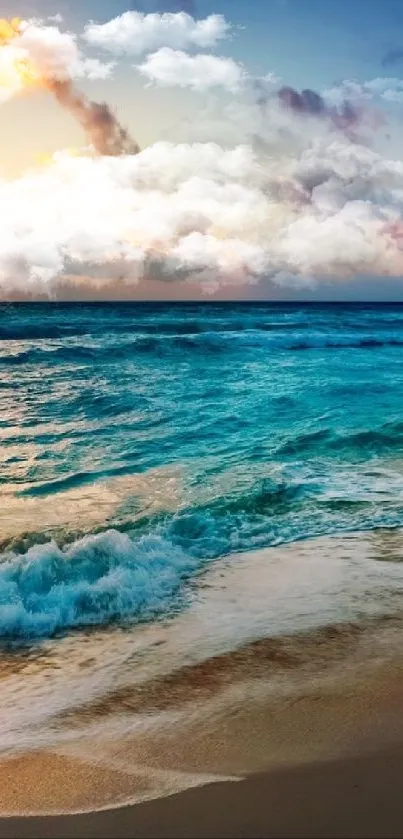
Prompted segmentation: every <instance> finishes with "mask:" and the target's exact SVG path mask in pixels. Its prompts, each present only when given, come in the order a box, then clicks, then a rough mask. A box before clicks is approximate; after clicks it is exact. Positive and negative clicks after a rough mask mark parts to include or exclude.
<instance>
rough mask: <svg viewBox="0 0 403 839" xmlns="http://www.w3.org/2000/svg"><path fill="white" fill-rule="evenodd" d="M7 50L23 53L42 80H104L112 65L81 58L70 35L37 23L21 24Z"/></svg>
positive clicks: (74, 40) (76, 45) (80, 53)
mask: <svg viewBox="0 0 403 839" xmlns="http://www.w3.org/2000/svg"><path fill="white" fill-rule="evenodd" d="M9 48H10V49H14V48H15V49H18V50H21V51H22V52H23V53H25V56H26V58H27V59H28V60H29V62H30V64H31V66H32V67H33V68H34V69H35V70H36V72H37V73H38V75H40V76H41V77H44V78H50V79H58V80H63V79H65V78H66V77H68V78H83V77H88V78H92V79H96V78H98V79H104V78H106V77H107V76H108V75H109V73H110V71H111V69H112V67H113V64H110V63H109V64H103V63H102V62H100V61H99V60H98V59H96V58H87V57H85V56H84V55H83V54H82V52H81V50H80V49H79V47H78V40H77V36H76V35H75V34H74V33H71V32H61V31H60V29H59V28H58V27H57V26H46V25H43V24H41V23H35V22H33V23H29V22H28V23H27V24H25V26H24V28H23V31H22V33H21V35H20V36H19V37H18V38H17V39H16V40H15V41H13V43H12V44H11V45H10V47H9Z"/></svg>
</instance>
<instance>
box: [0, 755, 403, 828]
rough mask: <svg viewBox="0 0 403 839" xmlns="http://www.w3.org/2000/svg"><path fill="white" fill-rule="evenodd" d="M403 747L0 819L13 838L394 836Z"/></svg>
mask: <svg viewBox="0 0 403 839" xmlns="http://www.w3.org/2000/svg"><path fill="white" fill-rule="evenodd" d="M402 769H403V747H402V746H401V747H399V748H393V749H390V750H388V751H385V752H383V753H378V754H371V755H366V756H360V757H354V758H348V759H343V760H338V761H334V762H329V763H317V764H311V765H304V766H300V767H297V768H287V769H281V770H277V771H275V772H268V773H265V774H261V775H256V776H253V777H250V778H248V779H247V780H244V781H242V782H240V783H237V784H234V783H231V782H229V783H221V784H212V785H209V786H205V787H203V788H201V789H196V790H195V789H193V790H187V791H186V792H183V793H180V794H179V795H174V796H170V797H168V798H165V799H160V800H158V801H153V802H148V803H144V804H139V805H137V806H134V807H122V808H120V809H115V810H110V811H107V812H100V813H90V814H85V815H77V816H60V817H48V818H27V819H22V818H11V819H7V820H4V819H3V820H1V821H0V836H1V837H4V839H6V837H7V839H11V837H18V839H25V837H27V839H28V837H30V839H31V837H60V839H63V837H66V839H67V837H72V836H74V837H77V839H78V837H99V839H101V838H102V837H108V838H109V837H150V839H158V838H159V837H172V839H174V837H176V838H177V839H180V837H184V839H196V837H198V838H200V839H203V837H204V839H207V838H208V837H214V839H217V837H234V838H235V837H338V839H340V837H350V839H352V837H368V839H369V837H382V839H387V837H401V836H403V796H402Z"/></svg>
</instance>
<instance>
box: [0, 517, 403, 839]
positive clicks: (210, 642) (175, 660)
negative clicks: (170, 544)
mask: <svg viewBox="0 0 403 839" xmlns="http://www.w3.org/2000/svg"><path fill="white" fill-rule="evenodd" d="M402 542H403V533H402V532H399V533H398V534H394V535H393V537H391V536H390V535H389V534H382V536H380V534H376V535H375V536H371V535H370V536H365V537H364V536H363V535H361V534H360V535H356V536H348V537H343V538H340V537H330V538H328V539H317V540H315V541H313V542H311V543H310V544H309V543H305V544H303V545H301V544H299V545H296V546H289V547H286V548H282V549H269V550H270V559H271V560H272V561H271V562H268V554H267V551H259V552H254V553H253V554H249V555H242V556H238V557H236V556H235V557H233V558H232V559H231V561H229V560H228V559H225V560H224V561H223V562H222V563H216V564H215V565H214V566H213V567H212V568H211V571H209V573H208V574H206V575H203V576H202V577H200V578H199V580H198V587H197V588H195V590H194V594H195V597H194V600H193V602H192V603H191V604H190V607H189V609H188V610H187V611H184V612H183V613H182V614H181V615H179V616H178V617H177V618H175V619H174V620H173V621H172V622H170V623H166V624H159V625H158V627H156V626H155V627H148V628H147V627H144V628H143V629H142V631H141V632H140V633H138V634H135V636H132V635H131V634H128V635H125V636H122V638H120V636H119V638H118V639H117V641H119V643H120V640H122V642H124V644H125V645H126V643H127V644H128V645H129V646H128V648H127V651H128V652H129V653H131V654H132V653H133V638H134V637H135V638H137V642H139V641H141V639H142V644H141V643H140V644H139V646H138V651H136V655H135V656H134V657H133V656H132V657H130V656H129V657H128V658H126V653H125V654H124V655H123V653H122V658H121V659H119V661H122V662H123V664H124V665H125V662H126V661H127V666H126V665H125V667H126V669H125V667H123V670H122V665H121V664H119V668H120V670H121V672H122V674H123V676H124V677H125V678H123V679H122V681H121V682H119V681H115V683H114V684H113V683H110V684H111V686H110V690H105V691H103V692H102V693H100V694H98V695H97V694H96V693H94V694H93V695H92V694H89V695H88V696H87V698H86V700H85V701H81V702H80V703H78V704H77V705H75V706H71V707H68V708H65V707H61V708H60V709H59V711H57V709H56V707H55V711H54V713H53V714H52V716H51V717H49V723H48V726H49V731H48V734H49V738H48V739H47V741H46V742H45V743H44V744H43V745H42V746H40V745H38V744H37V745H36V746H31V747H30V748H29V747H28V746H24V744H23V745H22V747H21V749H20V750H18V749H14V750H10V752H9V753H8V754H7V755H6V754H4V755H3V756H2V757H0V839H2V837H12V836H13V837H21V839H23V837H35V836H47V835H48V836H60V837H63V836H71V835H75V836H77V837H80V836H83V837H84V836H88V837H89V836H95V835H96V836H99V837H103V836H105V837H106V836H108V837H109V836H118V837H119V836H122V837H124V836H144V837H153V836H155V837H171V836H172V837H174V836H179V837H180V836H186V837H189V839H191V837H199V836H200V837H202V836H206V837H210V836H211V837H215V836H223V837H224V836H235V837H236V836H243V837H248V838H249V837H254V836H262V835H273V836H277V835H278V836H294V835H295V836H304V835H305V836H316V835H317V836H319V835H321V836H332V835H334V836H340V835H344V836H364V835H367V836H403V829H401V828H400V827H399V830H400V833H396V832H395V833H394V832H393V830H394V825H395V821H393V819H395V817H396V819H398V820H399V819H400V824H401V825H402V826H403V803H402V807H401V808H400V797H401V796H400V797H399V795H397V792H396V794H395V793H393V795H395V798H394V799H393V800H392V798H393V796H392V792H391V790H392V791H393V790H395V787H396V785H397V784H398V781H400V772H401V769H403V719H402V715H401V707H402V702H403V658H402V655H401V649H402V641H403V621H402V619H401V616H400V614H399V611H398V601H399V600H400V597H401V589H400V580H401V570H400V567H399V563H398V562H397V557H398V555H399V556H400V547H401V545H402ZM380 548H382V549H383V552H382V550H380ZM395 557H396V560H395ZM276 559H277V560H278V562H276V561H275V560H276ZM326 559H329V563H330V562H331V565H330V564H328V563H327V562H326ZM319 571H320V573H319ZM362 580H364V581H365V585H366V600H365V603H364V606H363V607H362V608H361V609H360V612H359V614H358V613H357V611H356V607H355V602H354V595H355V591H356V590H358V591H359V592H361V590H362V589H361V581H362ZM290 581H292V584H290ZM386 582H388V587H386ZM389 585H390V587H389ZM356 587H357V589H356ZM346 592H347V593H348V594H349V597H350V600H349V602H348V603H347V602H346ZM379 594H380V595H381V597H380V599H378V597H379ZM220 604H221V608H219V606H220ZM340 606H342V607H343V609H342V610H341V611H340ZM380 606H384V607H385V608H382V609H381V608H380ZM296 610H297V611H296ZM343 610H344V614H343ZM340 614H341V616H342V617H344V620H342V621H341V622H337V621H336V623H334V622H332V619H334V618H335V617H338V616H339V615H340ZM295 615H297V621H296V620H295ZM312 615H313V616H314V617H315V619H316V625H315V624H314V625H312V617H311V616H312ZM214 616H216V619H215V622H214ZM319 618H322V620H323V623H321V622H319V623H318V620H319ZM296 623H297V625H298V630H295V631H294V632H290V627H291V626H293V625H294V626H295V624H296ZM276 626H279V627H281V629H282V632H281V633H279V634H274V635H273V634H272V633H271V630H272V627H276ZM234 627H236V628H237V630H238V636H237V640H238V643H235V641H234ZM259 636H260V637H259ZM99 640H101V641H102V643H103V640H102V638H101V636H100V639H99ZM115 640H116V639H115ZM116 643H117V642H116ZM84 646H86V653H85V654H86V656H87V657H88V661H89V662H90V664H91V661H92V660H94V663H95V664H94V666H96V665H97V662H99V657H98V656H96V655H95V653H96V650H97V649H98V648H97V646H94V639H92V638H91V636H89V637H88V640H87V642H86V645H84ZM63 649H67V650H69V647H68V646H67V647H64V646H63V644H61V646H60V650H59V658H58V659H57V661H60V662H61V660H62V659H61V658H60V654H61V652H62V650H63ZM101 649H103V647H102V646H101ZM115 649H120V648H119V647H116V648H115V647H113V646H112V647H111V652H113V651H114V650H115ZM122 649H123V650H126V646H124V647H123V648H122ZM90 654H91V657H90ZM94 656H95V657H94ZM85 660H86V659H85V658H84V656H82V657H81V658H79V659H78V660H77V661H78V663H79V664H80V662H85ZM153 662H154V666H151V664H152V663H153ZM132 670H133V672H132ZM28 672H29V671H28ZM41 672H42V671H41ZM43 672H44V674H45V677H46V672H47V671H46V668H45V670H44V671H43ZM50 672H53V671H50ZM81 672H82V671H81V668H80V667H79V666H77V676H78V677H79V678H80V679H81ZM91 672H93V671H91ZM94 672H96V671H94ZM116 672H118V671H116ZM146 676H147V678H146ZM128 677H130V678H128ZM32 678H35V674H34V675H33V676H32ZM45 682H46V678H45ZM33 684H35V682H34V683H33ZM16 685H17V686H18V680H17V682H16ZM385 755H386V756H385ZM385 761H386V764H388V765H389V763H390V762H391V765H393V767H394V769H393V773H394V774H393V773H392V777H391V779H390V783H391V787H390V790H389V789H388V788H386V787H385V783H386V782H384V780H383V776H382V779H380V780H379V779H378V783H379V784H380V787H381V789H380V791H379V795H383V796H384V797H385V801H386V800H388V802H389V803H388V806H390V808H391V818H392V821H391V822H390V825H391V831H392V832H389V833H388V832H387V831H386V832H385V827H383V828H382V830H379V832H378V833H376V832H375V833H370V832H368V827H371V821H368V820H366V818H364V817H363V809H362V808H363V801H361V799H360V801H361V804H360V807H361V809H360V810H359V813H358V811H357V822H354V823H350V822H349V823H347V822H346V825H345V832H344V833H340V832H338V833H334V834H332V833H331V832H326V830H327V829H328V828H327V827H326V830H325V828H324V824H325V823H324V822H323V820H322V821H320V820H319V821H318V825H320V831H319V832H318V833H312V832H311V823H310V822H306V821H305V822H304V819H305V818H306V817H307V814H306V813H305V810H306V809H307V808H308V810H309V813H311V814H312V812H314V811H315V809H316V808H317V807H318V806H319V807H320V808H322V809H319V812H320V813H321V814H322V815H321V818H322V819H324V818H325V815H326V813H325V811H324V810H323V807H324V806H325V805H324V804H323V801H324V800H325V799H326V800H327V805H326V807H327V810H326V812H327V818H328V819H329V824H330V823H331V822H332V819H333V816H332V813H333V809H334V807H333V804H332V797H331V787H332V783H333V785H335V786H336V788H337V789H341V788H342V787H343V784H344V783H345V779H346V778H348V777H350V778H353V776H354V777H355V776H356V774H357V771H358V770H357V766H358V765H360V766H362V770H361V771H362V773H363V777H364V778H365V779H366V780H365V784H366V789H367V790H369V789H372V787H373V786H374V785H375V778H376V776H377V774H378V773H379V772H382V773H383V768H382V767H383V763H384V762H385ZM390 771H391V770H390ZM322 772H323V773H324V775H326V777H327V778H328V780H327V782H326V783H327V786H326V785H325V786H324V787H322V786H321V784H322V780H321V777H322V775H321V773H322ZM354 773H355V774H354ZM386 775H387V773H386ZM385 777H386V776H385ZM314 779H315V780H314ZM331 779H333V781H332V780H331ZM356 783H358V782H356V781H354V783H351V784H350V787H351V788H350V787H349V788H348V789H347V788H345V787H343V790H344V793H343V794H344V796H345V800H346V801H347V804H345V805H344V804H343V805H342V804H341V803H340V805H339V806H340V807H341V808H342V809H343V807H344V809H345V810H346V809H347V810H348V808H350V809H351V808H354V807H355V806H356V803H355V802H356V798H357V795H356V789H357V786H356ZM313 784H315V785H316V786H317V801H316V799H315V794H314V792H315V790H314V788H313V786H312V785H313ZM384 787H385V788H384ZM275 789H277V790H278V796H279V797H278V800H277V803H276V807H275V809H274V811H273V813H271V811H267V810H265V809H264V807H263V803H257V804H256V803H255V804H254V803H253V802H256V801H257V802H264V801H265V800H269V799H270V797H272V796H273V794H274V793H273V790H275ZM358 789H360V786H358ZM298 790H300V792H298ZM304 791H305V792H304ZM367 794H368V795H370V797H371V800H372V798H373V796H372V792H371V793H369V792H368V793H367ZM377 794H378V793H377ZM340 795H341V793H340ZM292 796H294V798H295V812H298V807H299V808H300V811H299V813H300V815H299V817H298V819H299V820H297V817H296V815H295V821H294V822H293V821H292V818H294V816H293V814H292V812H290V805H289V801H290V797H291V798H292ZM301 796H303V797H304V796H305V798H304V801H305V799H306V802H308V803H306V805H305V804H304V806H303V810H302V811H301V807H302V804H303V801H302V799H301ZM388 796H389V798H388ZM390 796H392V798H390ZM298 802H299V803H298ZM348 802H350V803H348ZM273 806H274V803H273ZM256 808H257V809H258V812H255V809H256ZM262 808H263V809H262ZM304 808H305V809H304ZM325 809H326V808H325ZM205 810H206V811H207V810H211V811H212V812H211V813H210V812H209V813H207V812H206V813H205V812H204V811H205ZM199 811H200V815H198V813H199ZM234 813H237V819H238V821H237V822H235V821H234V818H235V817H234ZM304 813H305V814H304ZM309 813H308V815H309ZM31 814H32V815H31ZM34 814H36V815H34ZM214 818H215V821H214ZM263 818H266V822H265V823H263V821H261V819H263ZM206 819H207V821H206ZM208 819H210V820H208ZM259 819H260V821H259ZM270 819H274V821H271V820H270ZM290 819H291V821H290ZM332 823H333V822H332ZM304 824H305V825H307V827H306V828H305V827H303V825H304ZM315 824H316V822H315ZM351 824H353V827H354V824H355V827H354V830H355V829H356V828H357V830H358V828H359V829H360V830H361V827H362V826H363V825H364V826H365V830H364V829H363V832H362V833H360V832H354V831H353V829H352V826H351ZM373 824H376V822H373ZM105 825H106V826H108V825H109V827H108V828H107V827H106V826H105ZM238 828H239V831H241V832H238V833H237V832H236V831H237V830H238ZM297 828H298V830H300V832H299V833H298V831H297ZM392 828H393V829H392ZM107 829H108V830H110V832H109V833H108V832H102V831H105V830H107ZM315 829H316V828H315ZM329 829H330V828H329ZM198 830H200V831H201V832H197V831H198ZM277 830H279V831H280V832H276V831H277ZM343 830H344V828H343ZM13 831H14V832H13ZM35 831H38V832H35ZM161 831H165V832H161ZM262 831H263V832H262ZM265 831H266V832H265ZM281 831H283V832H281ZM295 831H297V832H295ZM301 831H302V832H301ZM304 831H305V833H304Z"/></svg>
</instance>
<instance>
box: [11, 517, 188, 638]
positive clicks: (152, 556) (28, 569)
mask: <svg viewBox="0 0 403 839" xmlns="http://www.w3.org/2000/svg"><path fill="white" fill-rule="evenodd" d="M1 560H2V561H1V564H0V635H1V636H2V637H3V638H6V639H7V638H9V639H21V640H23V639H29V638H33V637H41V636H50V635H52V634H54V633H55V632H57V631H58V630H63V629H65V628H66V629H67V628H72V627H77V626H90V625H99V624H103V623H109V622H111V621H114V620H124V619H127V618H130V619H134V620H137V621H143V620H148V619H150V618H153V617H156V616H158V615H159V614H160V613H161V612H165V611H167V610H169V607H170V605H172V604H173V602H174V600H175V598H176V596H177V594H178V591H179V589H180V586H181V583H182V582H183V581H184V580H185V579H186V577H187V576H188V575H189V574H191V573H192V572H193V571H194V570H195V569H196V567H197V560H195V559H194V558H191V557H189V556H187V555H186V554H185V553H184V552H183V551H182V550H181V549H180V548H179V547H175V546H173V545H172V544H170V543H169V542H167V541H165V540H164V539H162V538H160V537H158V536H144V537H142V538H140V539H138V540H136V541H134V540H132V539H131V538H130V537H129V536H128V535H126V534H123V533H120V532H118V531H116V530H109V531H107V532H105V533H102V534H97V535H90V536H86V537H85V538H83V539H80V540H78V541H76V542H75V543H74V544H73V545H71V546H69V547H68V548H66V549H65V550H62V549H60V548H59V547H58V545H57V544H56V543H55V542H54V541H52V542H49V543H47V544H45V545H36V546H33V547H31V548H30V549H29V550H28V551H27V553H25V554H16V553H7V554H3V556H2V558H1Z"/></svg>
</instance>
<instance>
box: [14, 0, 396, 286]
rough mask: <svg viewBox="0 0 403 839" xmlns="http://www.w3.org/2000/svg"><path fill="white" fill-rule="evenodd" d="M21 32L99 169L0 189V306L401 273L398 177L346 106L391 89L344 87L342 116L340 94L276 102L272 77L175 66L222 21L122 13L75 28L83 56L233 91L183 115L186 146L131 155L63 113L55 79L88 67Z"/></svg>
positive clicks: (76, 55) (64, 85) (65, 168)
mask: <svg viewBox="0 0 403 839" xmlns="http://www.w3.org/2000/svg"><path fill="white" fill-rule="evenodd" d="M122 20H123V24H122ZM111 24H113V26H111ZM134 24H135V25H134ZM29 26H30V27H31V31H29V28H24V31H23V32H22V33H21V34H20V35H19V36H18V39H19V40H20V39H24V38H25V47H22V46H21V43H18V45H16V47H17V48H18V49H22V48H24V49H25V50H26V54H27V55H29V57H30V62H31V61H32V62H33V63H34V64H35V62H36V65H35V66H37V67H38V68H39V67H40V70H41V72H42V73H43V74H45V76H46V78H48V79H50V80H52V81H51V83H49V85H48V87H49V89H51V90H53V91H54V92H55V93H56V95H58V97H59V101H61V102H63V104H64V106H66V107H69V108H70V110H72V111H73V112H74V113H76V112H77V118H78V119H79V120H80V123H81V125H82V126H83V128H84V129H85V130H86V132H87V135H89V136H90V137H91V138H92V141H93V144H94V145H96V147H97V150H98V152H99V156H98V157H96V156H93V155H92V154H91V153H88V154H86V155H82V156H78V157H71V156H69V155H68V154H67V153H57V154H56V155H55V156H54V159H53V161H52V162H51V165H49V166H47V167H44V168H38V169H37V170H34V171H31V172H27V173H25V174H23V175H22V176H21V177H20V178H18V179H16V180H14V181H10V182H6V181H3V182H1V181H0V216H1V219H2V224H1V226H0V289H1V290H2V292H3V294H7V293H9V292H10V291H15V290H16V289H19V290H20V291H23V292H25V293H26V292H27V291H32V292H39V291H40V292H43V291H47V292H52V293H53V291H55V290H57V288H58V284H59V283H60V282H61V283H62V282H63V277H65V276H66V275H67V276H77V275H85V276H86V277H93V278H94V281H95V282H96V281H97V279H98V278H99V277H104V278H105V277H108V278H110V279H111V280H113V279H115V280H121V281H124V282H126V283H128V284H131V283H133V284H135V283H137V282H138V281H140V280H144V281H147V279H159V280H164V281H166V282H170V281H173V280H181V281H182V280H186V281H188V282H189V283H197V284H198V285H199V286H201V287H202V288H203V289H207V290H215V289H217V288H218V287H222V286H225V285H229V286H232V287H233V286H234V285H236V284H238V285H243V284H245V283H254V282H257V281H259V280H260V279H261V278H262V277H267V278H270V279H271V281H272V282H274V283H277V284H279V285H289V286H293V287H294V288H295V287H296V286H301V287H302V286H307V285H311V284H312V283H313V282H314V281H315V278H318V277H320V278H324V279H330V278H339V279H340V278H348V277H352V276H357V275H362V274H366V275H373V276H382V275H383V276H387V275H389V276H396V277H398V276H401V275H402V274H403V221H402V218H403V163H402V162H401V160H400V159H399V156H398V155H397V156H396V159H388V158H387V157H384V156H383V155H382V154H381V153H380V152H379V151H376V150H375V148H373V147H371V146H370V144H369V142H367V140H365V141H364V140H363V139H362V137H361V139H360V136H359V132H358V131H354V132H352V131H351V126H354V128H358V127H360V128H361V125H362V123H363V121H364V115H365V114H367V113H368V109H367V106H366V105H365V107H364V106H362V107H361V104H360V106H359V107H358V105H357V102H356V100H358V98H359V96H361V97H364V98H365V96H366V97H367V99H368V98H371V97H374V96H375V95H379V91H383V94H381V95H383V96H384V94H385V91H386V90H387V89H389V88H388V87H387V86H385V84H384V85H383V86H382V85H381V84H380V81H379V80H373V81H372V82H370V83H367V86H366V87H365V90H364V93H362V90H361V93H360V94H359V92H358V89H355V90H353V91H352V88H351V85H352V84H353V83H346V85H348V84H350V93H352V102H350V100H349V98H348V96H347V93H346V88H343V90H342V91H341V90H339V91H334V92H333V93H332V92H326V94H319V93H316V92H315V91H312V90H307V89H306V90H303V91H301V92H298V91H296V90H294V89H293V88H290V87H285V86H284V85H283V86H282V87H281V88H280V89H279V86H278V80H277V79H276V78H275V77H274V76H273V75H270V74H269V75H268V76H266V77H264V78H260V79H255V78H253V77H250V76H248V74H247V72H246V70H245V69H244V68H243V67H242V65H239V64H236V62H235V61H233V60H232V59H225V58H220V57H217V56H213V55H207V54H203V53H200V52H199V51H198V52H196V54H193V53H190V54H189V53H186V52H184V47H186V48H189V47H197V48H198V50H200V49H201V48H206V47H207V46H208V45H214V44H215V43H216V42H217V40H218V39H219V37H224V36H225V34H227V33H228V31H229V27H228V24H227V23H226V21H225V20H224V19H223V18H220V16H214V15H212V16H210V17H209V18H206V19H205V20H204V21H195V20H194V19H193V18H192V17H191V16H189V15H186V14H184V13H182V14H179V15H175V14H167V15H158V14H156V15H142V14H140V13H138V12H127V13H126V15H123V16H121V17H120V18H116V19H115V21H112V22H110V23H109V24H105V25H95V24H94V25H91V26H89V27H87V29H86V39H87V42H88V43H90V42H92V43H93V44H96V43H97V44H98V45H99V46H103V47H105V48H106V49H110V50H112V51H114V52H118V51H121V52H123V53H130V54H132V55H136V54H137V55H139V54H141V53H144V52H146V53H147V52H151V54H149V55H148V57H146V58H145V60H144V61H143V63H142V64H140V67H139V69H140V72H141V73H142V74H143V75H144V76H145V77H146V78H148V79H149V80H150V81H151V82H152V83H157V84H163V85H167V84H184V83H186V85H187V86H190V87H191V88H192V89H194V90H197V91H203V90H205V91H207V90H209V89H210V88H212V87H215V86H218V85H220V86H221V87H222V88H226V89H227V90H228V91H230V92H231V94H234V92H237V93H239V95H238V96H234V95H232V96H231V97H226V98H225V97H221V98H220V100H219V101H218V98H216V99H215V104H214V105H213V107H211V102H210V103H209V104H208V107H207V108H205V109H203V108H200V107H199V110H198V118H197V120H193V119H192V118H191V117H189V127H190V128H191V129H192V131H193V132H194V136H193V138H192V140H191V141H190V140H189V142H183V134H182V139H181V140H180V141H179V142H156V143H155V144H154V145H151V146H150V147H148V148H146V149H144V150H143V151H141V152H140V153H138V154H135V152H137V151H138V147H137V145H136V144H134V143H132V142H131V141H130V138H129V137H128V135H127V134H126V133H125V132H124V131H123V129H121V127H120V126H119V124H118V123H117V122H116V121H113V115H112V114H111V112H110V111H109V110H108V109H106V110H105V107H104V106H97V105H94V103H91V102H88V101H87V100H85V99H84V98H83V97H79V99H76V98H75V96H76V94H75V91H74V89H73V88H72V87H71V86H70V82H69V81H68V80H67V82H66V80H65V78H64V77H63V74H67V73H69V74H71V75H76V76H77V75H80V72H81V71H82V72H83V73H84V74H86V75H90V72H91V71H90V66H92V65H88V63H86V62H88V61H90V60H95V61H96V59H89V58H87V56H86V55H84V54H83V53H82V52H81V50H80V48H79V46H78V41H77V39H76V38H75V36H72V35H69V33H67V35H66V37H64V35H65V34H66V33H64V34H63V33H60V32H58V30H57V27H44V26H43V25H42V24H36V23H33V22H31V24H29ZM105 27H106V29H105ZM136 27H137V28H136ZM37 29H39V32H38V31H36V30H37ZM45 29H46V30H47V31H46V32H45V33H44V30H45ZM54 30H56V31H57V32H58V34H57V35H56V34H55V31H54ZM220 33H221V34H220ZM59 36H60V37H59ZM14 44H15V41H13V44H12V45H10V46H12V47H13V48H14ZM7 48H8V47H4V49H7ZM54 48H55V52H54V51H53V49H54ZM2 54H3V50H2V49H0V61H1V60H2V59H1V55H2ZM80 68H81V69H80ZM83 68H86V69H85V70H84V69H83ZM384 82H385V80H384ZM389 82H390V80H389ZM362 87H363V86H361V88H362ZM395 88H396V85H395ZM375 91H377V93H376V94H375ZM66 96H67V99H68V101H66ZM71 96H73V98H71ZM332 96H333V99H332ZM337 96H339V99H337ZM211 99H213V97H211ZM223 100H225V101H223ZM225 102H226V104H225ZM364 104H365V103H364ZM77 109H78V111H77ZM93 118H94V119H96V122H94V119H93ZM88 120H90V124H89V127H90V129H91V131H93V129H94V130H95V129H96V133H95V134H94V133H91V131H90V130H89V128H88V124H87V123H88ZM98 129H99V130H101V134H100V135H99V134H98V133H97V132H98ZM347 129H348V130H347ZM105 132H106V133H105ZM97 138H98V139H97ZM115 141H116V143H117V145H116V143H115ZM113 155H120V156H115V157H114V156H113Z"/></svg>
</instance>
